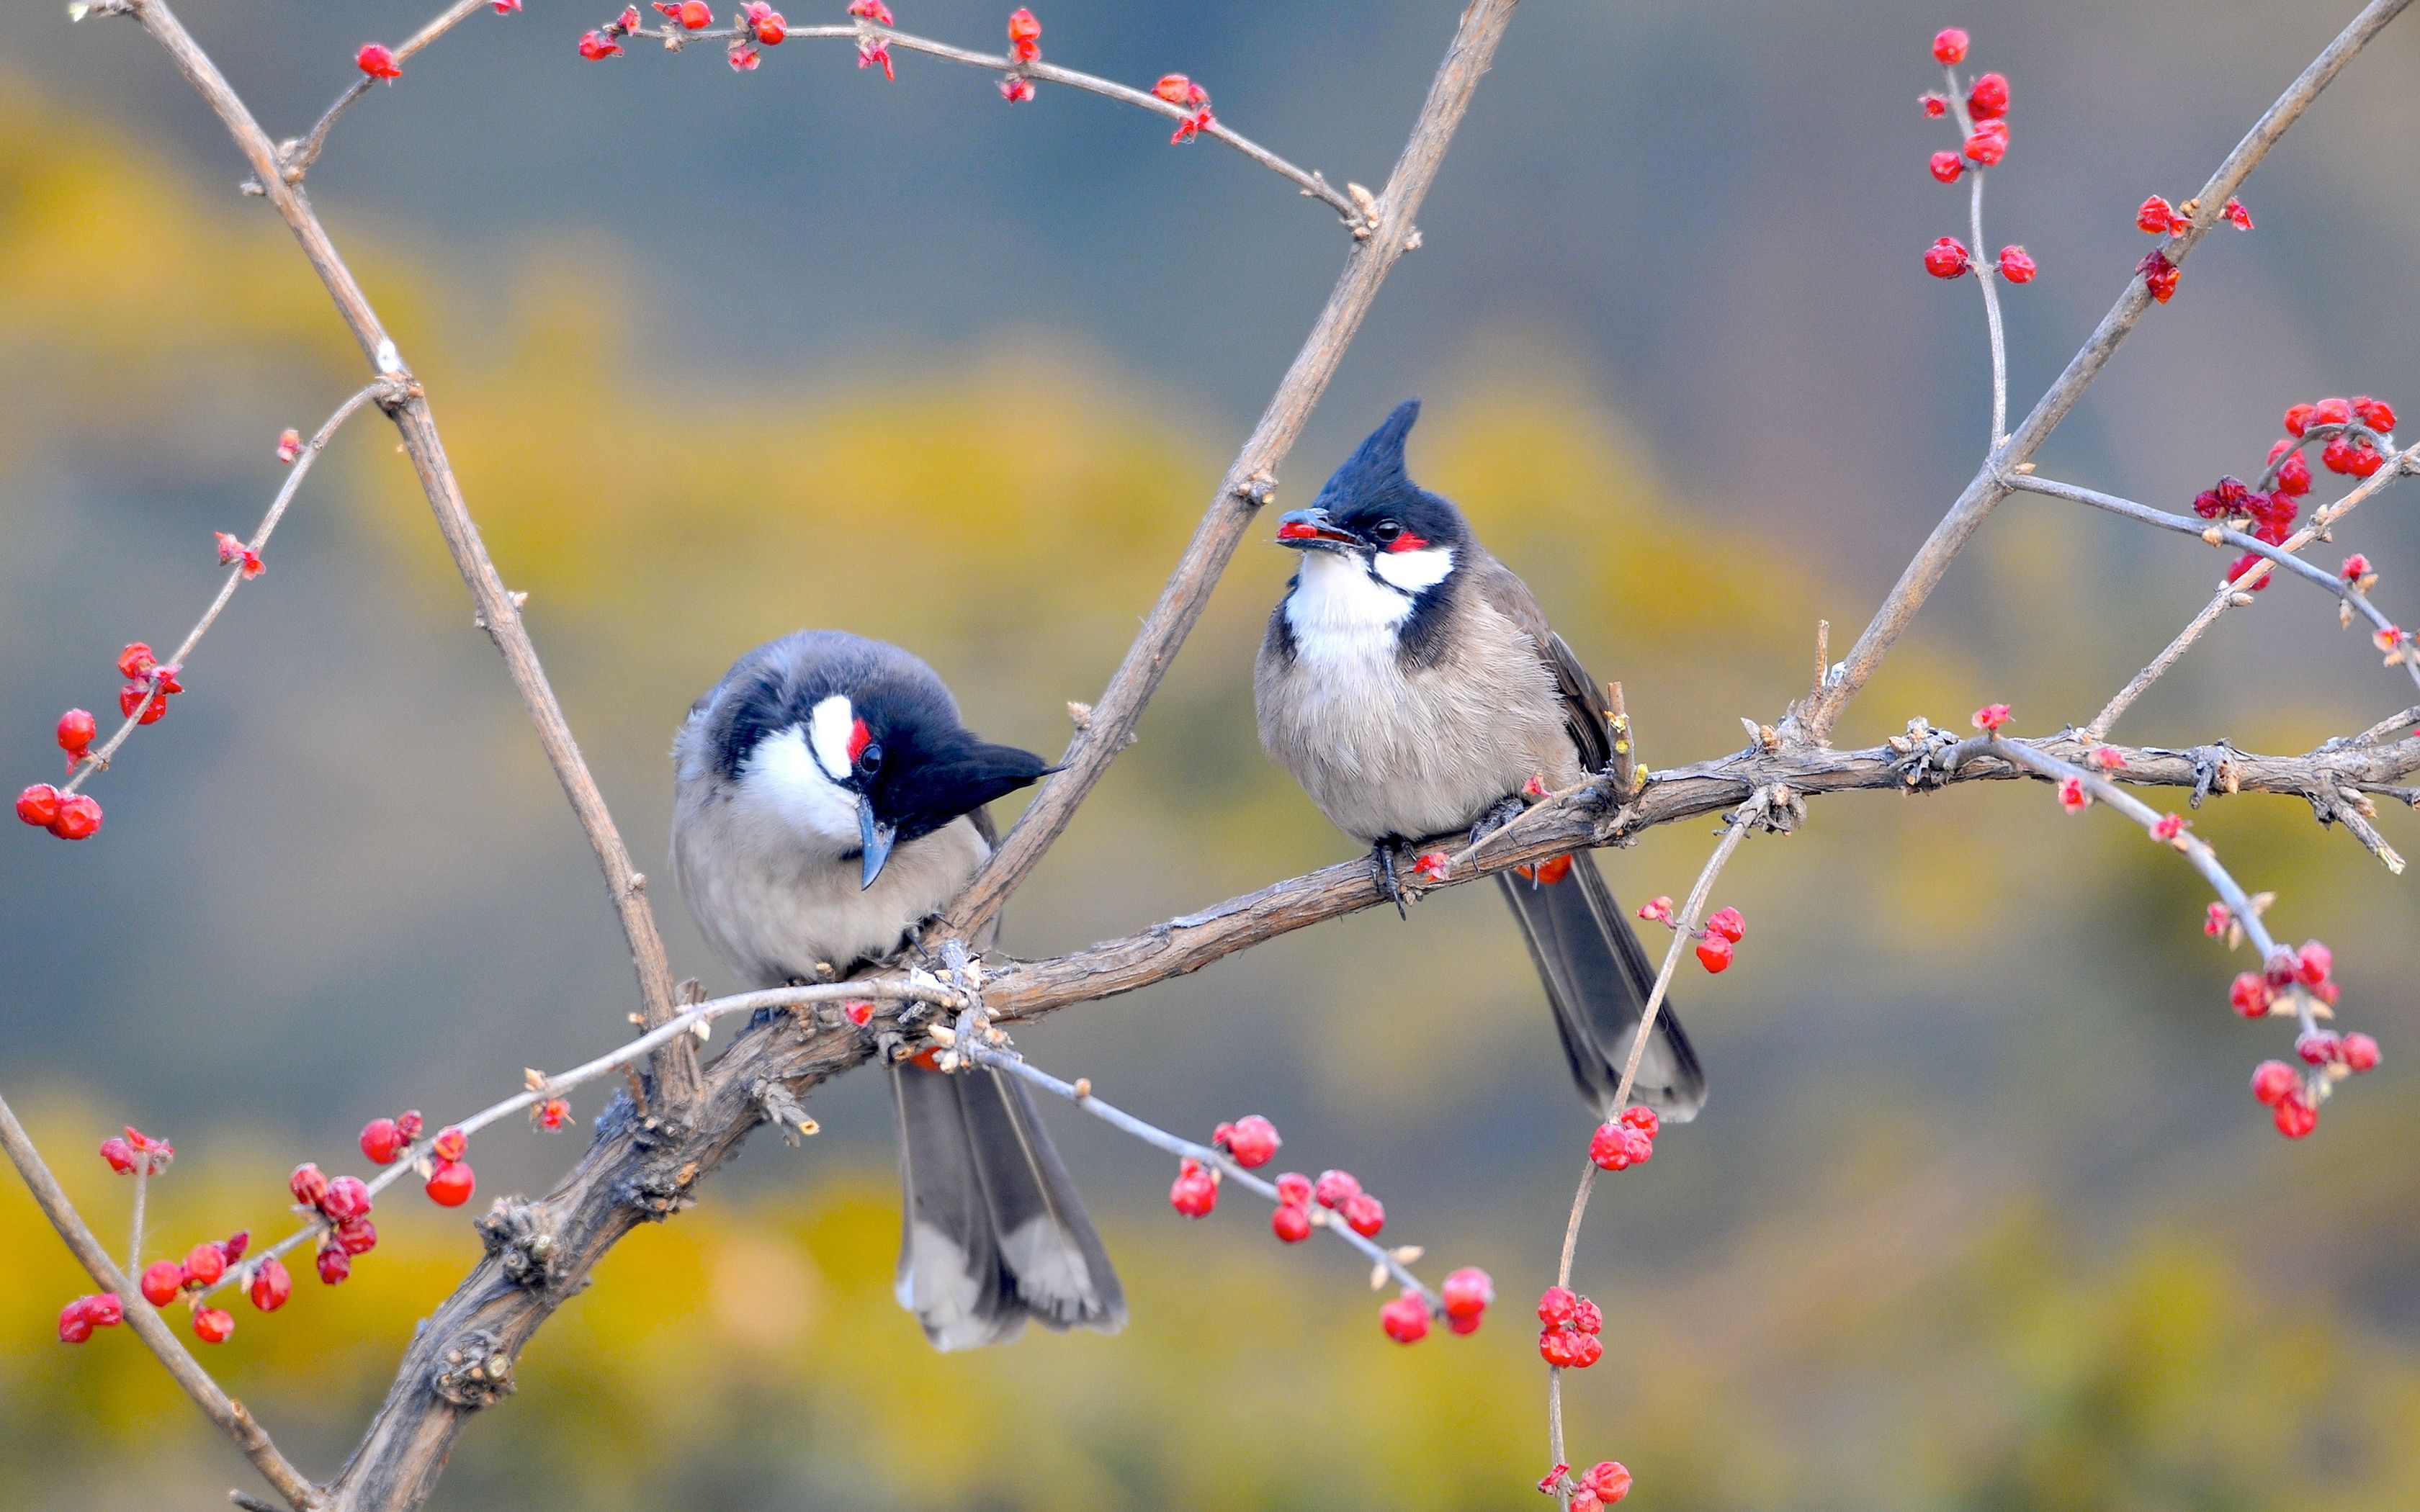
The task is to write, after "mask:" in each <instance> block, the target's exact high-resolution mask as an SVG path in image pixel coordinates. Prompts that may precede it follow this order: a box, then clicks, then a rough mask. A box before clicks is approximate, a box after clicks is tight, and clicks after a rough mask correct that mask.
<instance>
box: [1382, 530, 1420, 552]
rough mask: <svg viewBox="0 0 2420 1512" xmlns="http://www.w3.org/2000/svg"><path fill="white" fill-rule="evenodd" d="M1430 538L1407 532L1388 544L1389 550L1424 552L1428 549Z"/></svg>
mask: <svg viewBox="0 0 2420 1512" xmlns="http://www.w3.org/2000/svg"><path fill="white" fill-rule="evenodd" d="M1428 544H1429V543H1428V538H1427V537H1426V536H1422V535H1414V534H1413V533H1412V532H1409V531H1405V532H1404V533H1403V534H1401V535H1398V536H1396V537H1395V538H1394V539H1393V540H1391V541H1389V542H1388V543H1387V549H1388V550H1389V551H1424V550H1426V549H1427V548H1428Z"/></svg>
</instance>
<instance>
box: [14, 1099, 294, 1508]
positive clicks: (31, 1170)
mask: <svg viewBox="0 0 2420 1512" xmlns="http://www.w3.org/2000/svg"><path fill="white" fill-rule="evenodd" d="M0 1149H6V1150H7V1151H8V1160H9V1163H10V1164H12V1165H15V1166H16V1167H17V1174H18V1175H20V1176H22V1177H23V1178H24V1179H25V1186H26V1189H27V1190H29V1191H31V1192H32V1193H33V1194H34V1201H35V1203H36V1205H38V1206H39V1207H40V1209H41V1210H42V1215H43V1216H44V1217H46V1218H48V1219H50V1221H51V1227H54V1228H56V1229H57V1230H58V1231H59V1237H60V1238H61V1239H63V1240H65V1241H67V1246H68V1251H69V1253H70V1254H72V1255H73V1256H74V1257H76V1262H77V1263H78V1264H80V1265H82V1266H83V1267H84V1268H85V1271H86V1272H87V1273H89V1274H90V1275H91V1276H92V1279H93V1282H94V1284H95V1285H96V1286H98V1287H100V1288H101V1290H103V1291H114V1292H116V1293H117V1297H118V1301H119V1302H120V1303H121V1304H124V1306H125V1309H126V1324H127V1326H128V1327H129V1328H131V1329H132V1330H133V1331H134V1336H135V1337H137V1338H139V1339H141V1340H142V1341H143V1346H144V1348H146V1349H147V1350H150V1351H151V1352H152V1353H153V1354H154V1355H156V1356H158V1357H159V1360H160V1364H161V1365H163V1366H164V1367H165V1368H166V1369H167V1372H168V1374H169V1376H170V1377H172V1378H173V1379H174V1380H175V1381H176V1382H177V1384H178V1385H179V1386H181V1387H183V1388H184V1390H185V1395H186V1396H191V1397H192V1398H193V1399H194V1405H195V1406H197V1407H199V1408H200V1409H201V1410H202V1412H203V1413H204V1414H205V1415H207V1416H208V1417H209V1420H210V1421H211V1422H213V1423H215V1424H217V1425H218V1426H219V1429H220V1431H222V1432H224V1433H225V1435H226V1436H227V1438H228V1439H230V1440H231V1441H233V1442H234V1443H235V1446H236V1447H237V1448H239V1449H240V1450H242V1451H243V1455H244V1458H247V1459H249V1460H251V1461H252V1463H253V1466H254V1468H256V1469H257V1470H258V1471H259V1472H260V1473H261V1478H263V1479H264V1480H266V1481H268V1482H269V1484H270V1485H271V1486H273V1487H275V1488H276V1489H277V1494H278V1495H280V1496H283V1497H284V1498H286V1500H287V1504H289V1505H291V1506H292V1507H293V1508H294V1512H317V1509H318V1508H321V1507H324V1506H326V1505H327V1502H326V1500H325V1499H324V1498H323V1497H322V1496H321V1495H320V1493H319V1489H318V1487H316V1486H314V1485H312V1484H311V1482H310V1480H309V1478H308V1477H306V1476H305V1475H304V1474H303V1473H302V1472H301V1471H299V1470H296V1469H295V1468H294V1466H293V1465H292V1464H291V1463H290V1462H288V1461H287V1458H286V1457H285V1456H284V1455H282V1454H280V1453H278V1451H277V1445H276V1444H274V1443H271V1442H270V1439H269V1434H268V1433H267V1432H266V1431H265V1430H264V1429H263V1428H262V1427H261V1426H260V1425H259V1424H258V1423H256V1422H255V1421H254V1420H253V1416H252V1414H251V1413H250V1412H246V1411H245V1410H244V1405H243V1403H241V1402H240V1401H237V1400H236V1399H235V1398H234V1397H232V1396H228V1395H227V1394H226V1393H225V1392H224V1391H222V1390H220V1389H219V1383H218V1382H217V1381H212V1380H211V1379H210V1374H209V1371H207V1370H204V1369H203V1368H202V1366H201V1363H200V1362H199V1361H197V1360H195V1359H194V1356H193V1354H192V1353H191V1351H189V1350H186V1348H185V1346H184V1343H183V1341H182V1340H180V1339H178V1337H177V1335H175V1334H174V1333H173V1332H171V1331H170V1330H169V1327H168V1324H167V1322H166V1321H165V1320H164V1319H162V1318H161V1316H160V1315H159V1314H158V1313H157V1312H155V1311H154V1310H152V1307H151V1304H148V1303H147V1302H145V1301H144V1300H143V1295H142V1293H141V1292H139V1291H137V1290H136V1289H135V1288H134V1284H133V1282H132V1281H131V1280H129V1279H128V1277H127V1275H126V1273H125V1272H123V1271H120V1270H119V1269H118V1268H117V1262H116V1260H114V1259H111V1258H110V1257H109V1251H108V1250H106V1249H104V1248H103V1247H102V1246H101V1241H100V1240H99V1239H97V1238H95V1237H94V1235H93V1232H92V1229H91V1228H90V1227H88V1226H86V1225H85V1221H84V1218H83V1216H82V1215H81V1214H79V1213H78V1212H77V1211H75V1205H74V1204H73V1203H71V1202H70V1201H69V1200H68V1195H67V1192H66V1190H65V1189H63V1188H62V1187H61V1186H60V1185H59V1181H58V1178H57V1177H55V1176H53V1175H52V1174H51V1168H50V1166H48V1165H45V1164H43V1161H42V1156H41V1152H40V1151H39V1150H38V1149H35V1148H34V1141H33V1140H32V1138H31V1137H29V1136H28V1135H27V1134H26V1133H25V1126H24V1125H23V1124H21V1123H19V1122H18V1121H17V1114H16V1110H14V1109H13V1108H11V1107H9V1106H8V1101H7V1099H5V1098H0Z"/></svg>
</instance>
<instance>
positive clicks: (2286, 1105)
mask: <svg viewBox="0 0 2420 1512" xmlns="http://www.w3.org/2000/svg"><path fill="white" fill-rule="evenodd" d="M2275 1117H2276V1122H2277V1132H2278V1133H2279V1134H2284V1135H2285V1136H2286V1137H2287V1138H2288V1139H2301V1138H2304V1137H2305V1136H2306V1135H2308V1134H2310V1132H2311V1131H2312V1130H2314V1129H2316V1128H2318V1127H2319V1109H2317V1108H2315V1107H2313V1106H2311V1104H2309V1103H2305V1102H2304V1101H2303V1097H2302V1094H2301V1093H2299V1092H2296V1093H2293V1094H2291V1095H2289V1096H2288V1097H2285V1098H2282V1099H2280V1100H2279V1102H2278V1103H2277V1111H2276V1116H2275Z"/></svg>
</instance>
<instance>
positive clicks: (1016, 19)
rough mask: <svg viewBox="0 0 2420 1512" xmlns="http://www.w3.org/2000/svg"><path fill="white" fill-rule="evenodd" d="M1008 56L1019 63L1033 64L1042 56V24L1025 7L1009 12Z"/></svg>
mask: <svg viewBox="0 0 2420 1512" xmlns="http://www.w3.org/2000/svg"><path fill="white" fill-rule="evenodd" d="M1008 55H1009V56H1010V57H1012V58H1014V59H1016V61H1017V62H1019V63H1031V62H1032V61H1033V60H1034V59H1035V58H1038V57H1040V56H1041V55H1042V23H1040V22H1038V21H1036V20H1034V19H1033V12H1032V11H1031V10H1027V9H1025V8H1023V7H1019V8H1016V10H1013V11H1011V12H1009V16H1008Z"/></svg>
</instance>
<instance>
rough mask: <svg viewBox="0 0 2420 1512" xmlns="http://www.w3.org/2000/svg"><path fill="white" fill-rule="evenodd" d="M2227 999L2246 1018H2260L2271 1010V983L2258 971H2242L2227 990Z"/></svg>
mask: <svg viewBox="0 0 2420 1512" xmlns="http://www.w3.org/2000/svg"><path fill="white" fill-rule="evenodd" d="M2226 1000H2227V1001H2228V1002H2229V1003H2232V1004H2233V1005H2234V1006H2235V1011H2237V1012H2238V1013H2241V1014H2242V1015H2243V1016H2244V1017H2245V1018H2248V1019H2257V1018H2259V1017H2260V1016H2262V1015H2263V1014H2265V1013H2267V1012H2268V1011H2269V1002H2270V994H2269V983H2268V982H2267V980H2264V979H2263V978H2262V977H2261V975H2260V973H2258V972H2257V971H2246V972H2242V973H2240V974H2238V976H2237V977H2236V979H2235V985H2234V986H2233V987H2232V988H2230V989H2228V991H2227V995H2226Z"/></svg>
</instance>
